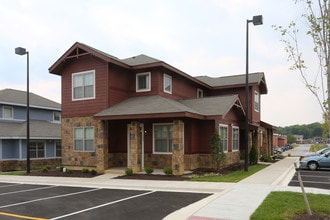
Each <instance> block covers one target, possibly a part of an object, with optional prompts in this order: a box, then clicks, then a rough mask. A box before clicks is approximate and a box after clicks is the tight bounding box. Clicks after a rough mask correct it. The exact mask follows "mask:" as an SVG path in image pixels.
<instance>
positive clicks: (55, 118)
mask: <svg viewBox="0 0 330 220" xmlns="http://www.w3.org/2000/svg"><path fill="white" fill-rule="evenodd" d="M53 121H54V122H61V112H54V113H53Z"/></svg>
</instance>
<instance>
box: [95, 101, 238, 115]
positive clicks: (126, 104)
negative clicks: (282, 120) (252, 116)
mask: <svg viewBox="0 0 330 220" xmlns="http://www.w3.org/2000/svg"><path fill="white" fill-rule="evenodd" d="M215 106H216V107H215ZM233 106H239V107H240V108H241V104H240V101H239V98H238V96H237V95H229V96H216V97H208V98H196V99H184V100H178V101H176V100H173V99H168V98H165V97H162V96H157V95H156V96H138V97H132V98H129V99H126V100H124V101H123V102H120V103H118V104H116V105H114V106H112V107H110V108H108V109H105V110H103V111H101V112H99V113H97V114H96V115H94V116H95V117H96V118H99V119H106V120H114V119H132V118H146V117H147V115H148V117H149V118H162V117H164V118H167V117H190V118H196V119H207V118H208V117H209V116H223V117H224V116H225V115H226V114H227V113H228V112H229V111H230V109H231V108H232V107H233ZM241 110H242V111H243V108H241ZM243 114H244V111H243Z"/></svg>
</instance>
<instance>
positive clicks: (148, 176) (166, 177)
mask: <svg viewBox="0 0 330 220" xmlns="http://www.w3.org/2000/svg"><path fill="white" fill-rule="evenodd" d="M115 179H139V180H174V181H184V180H189V177H186V176H184V175H182V176H175V175H161V174H132V175H123V176H117V177H115Z"/></svg>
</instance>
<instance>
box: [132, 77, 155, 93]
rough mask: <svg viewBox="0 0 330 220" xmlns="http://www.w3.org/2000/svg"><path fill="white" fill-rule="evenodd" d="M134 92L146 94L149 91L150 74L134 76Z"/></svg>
mask: <svg viewBox="0 0 330 220" xmlns="http://www.w3.org/2000/svg"><path fill="white" fill-rule="evenodd" d="M135 81H136V92H147V91H150V90H151V73H150V72H145V73H138V74H136V80H135Z"/></svg>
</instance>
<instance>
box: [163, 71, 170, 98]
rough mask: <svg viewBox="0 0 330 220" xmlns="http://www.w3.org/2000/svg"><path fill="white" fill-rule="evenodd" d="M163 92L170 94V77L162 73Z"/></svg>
mask: <svg viewBox="0 0 330 220" xmlns="http://www.w3.org/2000/svg"><path fill="white" fill-rule="evenodd" d="M164 92H166V93H170V94H172V77H171V76H169V75H167V74H164Z"/></svg>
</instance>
